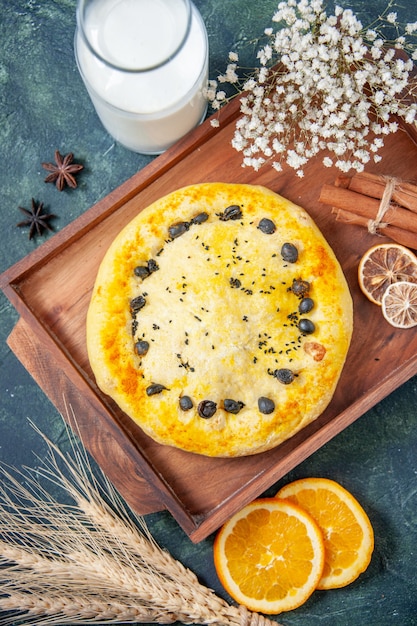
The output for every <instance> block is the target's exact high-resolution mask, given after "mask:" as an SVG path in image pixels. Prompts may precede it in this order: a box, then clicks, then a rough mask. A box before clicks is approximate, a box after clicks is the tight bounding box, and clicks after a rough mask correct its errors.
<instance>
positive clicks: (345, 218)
mask: <svg viewBox="0 0 417 626" xmlns="http://www.w3.org/2000/svg"><path fill="white" fill-rule="evenodd" d="M332 213H334V214H335V216H336V221H337V222H344V223H345V224H355V225H357V226H364V227H365V228H367V227H368V223H369V220H368V219H367V218H366V217H363V216H361V215H357V214H356V213H352V212H351V211H346V210H344V209H339V208H337V207H333V208H332ZM379 234H380V235H385V236H387V237H389V238H390V239H392V240H393V241H396V242H397V243H399V244H401V245H403V246H406V247H407V248H412V249H413V250H417V233H412V232H410V231H408V230H404V229H403V228H398V227H397V226H391V225H389V224H388V225H387V226H385V227H384V228H382V229H381V230H380V232H379Z"/></svg>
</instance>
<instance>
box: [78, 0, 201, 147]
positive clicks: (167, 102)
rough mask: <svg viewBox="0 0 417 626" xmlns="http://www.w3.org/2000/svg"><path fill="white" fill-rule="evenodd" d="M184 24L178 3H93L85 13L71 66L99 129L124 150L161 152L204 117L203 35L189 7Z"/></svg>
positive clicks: (182, 9) (133, 0) (183, 11)
mask: <svg viewBox="0 0 417 626" xmlns="http://www.w3.org/2000/svg"><path fill="white" fill-rule="evenodd" d="M189 18H190V15H189V14H187V11H186V4H184V2H183V1H182V0H178V1H177V0H98V1H94V2H91V3H90V6H88V8H87V10H86V11H85V14H84V17H83V19H84V22H83V29H84V34H85V37H83V36H82V35H81V29H80V25H79V27H78V29H77V32H76V36H75V53H76V58H77V63H78V67H79V70H80V73H81V76H82V77H83V80H84V82H85V84H86V87H87V89H88V91H89V94H90V97H91V99H92V101H93V104H94V106H95V109H96V111H97V113H98V115H99V117H100V119H101V122H102V123H103V125H104V127H105V128H106V129H107V131H108V132H109V133H110V134H111V135H112V136H113V137H114V138H115V139H116V140H117V141H119V142H120V143H121V144H123V145H124V146H126V147H127V148H129V149H130V150H134V151H135V152H141V153H145V154H158V153H160V152H163V151H164V150H166V149H167V148H168V147H169V146H171V145H172V144H173V143H175V142H176V141H177V140H178V139H179V138H180V137H182V136H183V135H185V134H186V133H187V132H188V131H189V130H191V129H192V128H194V127H195V126H197V125H198V124H199V123H200V122H201V121H202V120H203V118H204V116H205V113H206V110H207V101H206V99H205V97H204V94H203V89H204V87H205V86H206V83H207V72H208V67H207V66H208V44H207V33H206V29H205V26H204V23H203V21H202V19H201V16H200V14H199V12H198V10H197V9H196V7H195V6H194V5H191V23H190V21H189ZM187 33H188V34H187ZM86 39H87V40H88V42H89V43H87V42H86ZM93 50H94V51H95V52H96V54H95V52H93ZM99 57H101V58H99ZM103 59H104V60H103ZM166 59H168V61H166ZM120 67H123V68H124V69H123V70H120V69H119V68H120Z"/></svg>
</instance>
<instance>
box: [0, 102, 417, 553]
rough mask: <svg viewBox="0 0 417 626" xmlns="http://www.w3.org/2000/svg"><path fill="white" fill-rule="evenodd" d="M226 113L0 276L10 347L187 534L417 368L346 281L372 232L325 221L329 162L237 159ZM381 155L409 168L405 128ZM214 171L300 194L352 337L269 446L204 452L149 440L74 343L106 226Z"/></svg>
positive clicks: (217, 521) (409, 338)
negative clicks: (314, 394) (325, 395)
mask: <svg viewBox="0 0 417 626" xmlns="http://www.w3.org/2000/svg"><path fill="white" fill-rule="evenodd" d="M238 116H239V102H238V100H235V101H233V102H232V103H230V104H229V105H227V106H226V107H225V109H223V110H222V111H221V114H220V122H221V124H220V129H216V130H215V129H213V128H212V127H211V125H210V123H209V121H207V122H205V123H204V124H203V125H202V126H200V127H199V128H197V129H196V130H195V131H193V132H192V133H191V134H190V135H188V136H187V137H186V138H184V139H183V140H181V141H180V142H179V143H178V144H176V145H175V146H174V147H173V148H172V149H170V150H168V151H167V152H166V153H165V154H163V155H161V156H160V157H158V158H157V159H155V160H154V161H153V162H152V163H151V164H150V165H148V166H147V167H146V168H145V169H143V170H141V171H140V172H138V173H137V174H136V175H134V176H133V177H132V178H130V179H129V180H128V181H127V182H126V183H124V184H123V185H121V186H120V187H119V188H117V189H116V190H114V191H113V192H112V193H110V194H109V195H108V196H107V197H106V198H104V200H102V201H100V202H99V203H98V204H96V205H95V206H93V207H92V208H91V209H90V210H88V211H87V212H86V213H84V214H83V215H81V217H79V218H78V219H76V220H75V221H74V222H73V223H71V224H70V225H69V226H67V227H66V228H65V229H63V230H62V231H61V232H59V233H57V234H56V235H55V236H54V237H52V238H51V239H49V240H48V241H46V242H45V243H44V244H43V245H42V246H40V247H39V248H37V249H36V250H35V251H34V252H33V253H32V254H30V255H29V256H27V257H25V258H24V259H23V260H21V261H20V262H18V263H17V264H15V265H14V266H13V267H11V268H10V269H9V270H7V271H6V272H5V273H4V274H3V275H2V276H1V277H0V287H1V288H2V289H3V291H4V292H5V294H6V295H7V297H8V298H9V299H10V301H11V302H12V303H13V305H14V306H15V307H16V309H17V310H18V312H19V314H20V320H19V322H18V323H17V325H16V327H15V328H14V329H13V331H12V333H11V335H10V337H9V339H8V343H9V345H10V347H11V349H12V350H13V352H14V353H15V354H16V355H17V357H18V358H19V359H20V361H21V362H22V363H23V365H24V366H25V367H26V369H27V370H28V371H29V372H30V373H31V375H32V376H33V377H34V379H35V380H36V381H37V383H38V384H39V385H40V387H41V388H42V389H43V390H44V392H45V393H46V394H47V396H48V397H49V398H50V399H51V401H52V402H53V403H54V404H55V406H56V407H57V409H58V410H59V411H60V412H61V413H62V414H63V415H64V417H65V418H66V419H68V420H69V421H70V422H71V410H72V411H73V413H74V415H75V417H76V420H77V427H78V429H79V431H80V433H81V436H82V439H83V441H84V444H85V446H86V448H87V449H88V450H89V451H90V453H91V454H92V455H93V456H94V457H95V459H96V461H97V462H98V463H99V465H100V466H101V467H102V469H103V470H104V472H105V473H106V474H107V476H108V477H109V478H110V480H111V481H112V482H113V483H114V485H115V486H116V487H117V488H118V489H119V491H120V492H121V494H122V495H123V496H124V498H125V499H126V500H127V502H128V503H129V504H130V505H131V506H132V507H133V509H135V510H136V511H137V512H138V513H139V514H146V513H150V512H156V511H160V510H163V509H167V510H169V511H170V512H171V514H172V515H173V516H174V517H175V519H176V520H177V521H178V523H179V524H180V525H181V527H182V528H183V530H184V531H185V532H186V533H187V534H188V535H189V537H190V538H191V540H192V541H194V542H198V541H200V540H202V539H204V538H205V537H207V536H208V535H209V534H210V533H211V532H213V531H214V530H216V529H217V528H218V527H219V526H220V525H221V524H222V523H224V522H225V521H226V520H227V519H228V518H229V517H230V516H231V515H232V514H234V513H235V512H236V511H237V510H239V509H240V508H241V507H242V506H243V505H245V504H246V503H247V502H249V501H250V500H252V499H254V498H255V497H257V496H258V495H260V494H261V493H262V492H263V491H265V490H266V489H267V488H268V487H270V486H271V485H272V484H273V483H274V482H276V481H277V480H278V479H280V478H281V477H282V476H283V475H285V474H286V473H287V472H288V471H289V470H291V469H292V468H293V467H295V466H296V465H297V464H299V463H300V462H301V461H303V460H304V459H305V458H306V457H308V456H309V455H310V454H312V453H313V452H314V451H315V450H317V449H318V448H320V447H321V446H322V445H323V444H325V443H326V442H327V441H329V440H330V439H331V438H332V437H334V436H335V435H336V434H337V433H339V432H340V431H342V430H343V429H344V428H346V427H347V426H348V425H349V424H351V423H352V422H353V421H354V420H356V419H357V418H358V417H359V416H361V415H362V414H363V413H365V412H366V411H367V410H368V409H369V408H371V407H372V406H373V405H375V404H376V403H377V402H378V401H380V400H381V399H382V398H383V397H385V396H386V395H388V394H389V393H390V392H392V391H393V390H394V389H395V388H396V387H398V386H399V385H401V384H402V383H404V382H405V381H406V380H407V379H409V378H410V377H411V376H412V375H414V374H415V373H416V372H417V333H416V332H415V330H414V329H411V330H405V331H401V330H396V329H394V328H393V327H391V326H390V325H389V324H387V323H386V322H385V321H384V319H383V317H382V314H381V311H380V309H379V308H378V307H377V306H376V305H373V304H371V303H370V302H369V301H368V300H367V299H366V298H365V297H364V296H363V295H362V294H361V292H360V290H359V288H358V284H357V266H358V262H359V259H360V257H361V256H362V254H363V253H364V252H365V250H367V249H368V248H369V247H370V246H371V245H373V244H374V243H375V238H374V237H372V236H371V235H369V234H368V233H367V232H366V231H365V229H362V228H360V227H357V226H348V225H342V224H339V223H336V222H335V221H334V218H333V217H332V216H331V214H330V211H329V208H328V207H325V206H324V205H321V204H320V203H319V201H318V198H319V195H320V190H321V186H322V185H323V184H324V183H330V184H331V183H333V182H334V179H335V178H336V176H337V174H338V172H337V171H335V170H334V169H328V168H324V167H323V166H322V164H321V158H320V159H317V160H315V161H312V162H311V163H310V164H309V165H308V167H306V168H305V177H304V178H303V179H300V178H298V177H297V176H296V174H295V173H294V172H293V171H292V170H285V171H284V172H283V173H281V174H277V173H276V172H275V171H274V170H273V169H272V168H269V167H265V168H264V169H262V170H261V171H260V172H259V173H256V172H254V171H253V170H252V169H249V168H242V167H241V164H240V163H241V161H240V156H239V154H237V153H236V152H235V151H234V150H233V149H232V147H231V145H230V141H231V138H232V135H233V131H234V123H235V121H236V119H237V118H238ZM382 154H383V160H382V162H381V163H380V164H379V165H378V166H375V165H373V166H370V167H369V171H373V172H376V173H381V174H382V173H383V174H390V175H393V176H398V177H399V178H402V179H406V180H412V179H413V178H414V177H415V176H416V172H417V147H416V145H415V143H414V141H413V137H412V136H411V134H410V133H407V132H403V131H400V132H398V133H396V135H393V136H392V137H390V138H388V139H387V141H386V146H385V148H384V149H383V151H382ZM218 181H222V182H239V183H256V184H262V185H265V186H267V187H269V188H270V189H272V190H273V191H276V192H278V193H280V194H281V195H283V196H285V197H287V198H289V199H290V200H292V201H294V202H296V203H298V204H300V205H302V206H303V207H304V208H305V209H306V210H307V211H308V212H309V213H310V214H311V215H312V217H313V218H314V219H315V221H316V223H317V224H318V226H319V227H320V228H321V230H322V232H323V233H324V235H325V236H326V238H327V240H328V241H329V243H330V244H331V246H332V247H333V249H334V251H335V253H336V255H337V257H338V258H339V261H340V262H341V264H342V266H343V268H344V271H345V274H346V277H347V280H348V282H349V285H350V289H351V292H352V296H353V300H354V311H355V313H354V335H353V340H352V345H351V348H350V351H349V354H348V359H347V362H346V366H345V369H344V371H343V374H342V377H341V380H340V383H339V385H338V388H337V391H336V393H335V395H334V398H333V400H332V402H331V404H330V406H329V407H328V408H327V410H326V411H325V412H324V413H323V414H322V415H321V417H319V418H318V419H317V420H316V421H315V422H314V423H312V424H310V425H309V426H308V427H307V428H305V429H304V430H302V431H301V432H299V433H298V434H297V435H295V436H294V437H293V438H291V439H290V440H288V441H286V442H285V443H283V444H282V445H280V446H279V447H277V448H275V449H274V450H271V451H269V452H266V453H263V454H259V455H255V456H251V457H246V458H237V459H210V458H206V457H201V456H198V455H194V454H190V453H187V452H183V451H180V450H176V449H174V448H170V447H167V446H161V445H159V444H156V443H155V442H153V441H151V440H150V439H149V438H148V437H147V436H146V435H144V434H143V432H142V431H141V430H140V428H139V427H138V426H136V425H135V424H134V423H133V422H132V421H131V420H130V419H129V418H128V417H127V416H126V415H124V414H123V413H122V412H121V411H120V410H119V409H118V408H117V407H116V406H115V404H114V403H113V402H112V401H111V400H110V399H109V398H108V397H106V396H105V395H104V394H102V393H101V392H100V391H99V390H98V388H97V387H96V385H95V381H94V377H93V374H92V372H91V369H90V366H89V363H88V358H87V352H86V343H85V318H86V312H87V308H88V304H89V299H90V294H91V291H92V287H93V284H94V280H95V277H96V272H97V270H98V267H99V264H100V261H101V259H102V257H103V255H104V253H105V252H106V250H107V248H108V246H109V244H110V243H111V241H112V240H113V238H114V237H115V235H116V234H117V233H118V232H119V231H120V229H121V228H122V227H123V226H124V225H125V224H126V223H127V222H129V221H130V220H131V219H132V218H133V217H134V216H135V215H136V214H137V213H138V212H139V211H141V210H142V209H143V208H144V207H146V206H147V205H149V204H150V203H151V202H152V201H154V200H156V199H157V198H159V197H161V196H162V195H165V194H167V193H169V192H171V191H173V190H175V189H177V188H179V187H182V186H184V185H189V184H193V183H199V182H218ZM378 241H380V239H379V240H378ZM69 409H70V410H69Z"/></svg>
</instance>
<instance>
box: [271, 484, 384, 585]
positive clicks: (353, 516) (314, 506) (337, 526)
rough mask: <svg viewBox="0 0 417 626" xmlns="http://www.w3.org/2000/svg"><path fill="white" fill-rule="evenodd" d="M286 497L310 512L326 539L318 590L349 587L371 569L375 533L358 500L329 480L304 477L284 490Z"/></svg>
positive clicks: (280, 496)
mask: <svg viewBox="0 0 417 626" xmlns="http://www.w3.org/2000/svg"><path fill="white" fill-rule="evenodd" d="M277 498H285V500H287V501H288V500H289V501H291V502H293V503H295V504H297V505H298V506H300V507H302V508H303V509H304V510H305V511H307V512H308V513H309V514H310V515H311V516H312V517H313V518H314V519H315V520H316V522H317V524H318V526H319V528H320V529H321V531H322V533H323V537H324V551H325V564H324V570H323V576H322V578H321V580H320V581H319V583H318V585H317V588H318V589H335V588H338V587H345V586H346V585H348V584H349V583H351V582H353V581H354V580H355V579H356V578H358V576H359V575H360V574H361V573H362V572H364V571H365V569H366V568H367V567H368V565H369V563H370V560H371V556H372V552H373V549H374V533H373V529H372V526H371V523H370V521H369V518H368V516H367V515H366V513H365V511H364V510H363V508H362V507H361V505H360V504H359V503H358V502H357V500H356V499H355V498H354V497H353V496H352V495H351V494H350V493H349V492H348V491H347V490H346V489H344V488H343V487H342V486H341V485H339V484H338V483H336V482H335V481H333V480H329V479H327V478H304V479H301V480H296V481H295V482H293V483H290V484H289V485H286V486H285V487H283V488H282V489H280V490H279V491H278V493H277Z"/></svg>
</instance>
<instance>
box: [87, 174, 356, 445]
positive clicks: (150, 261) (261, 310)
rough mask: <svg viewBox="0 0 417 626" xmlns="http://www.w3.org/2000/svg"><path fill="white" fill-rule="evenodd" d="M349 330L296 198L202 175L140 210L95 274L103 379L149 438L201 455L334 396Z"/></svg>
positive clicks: (298, 421)
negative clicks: (203, 178) (207, 179)
mask: <svg viewBox="0 0 417 626" xmlns="http://www.w3.org/2000/svg"><path fill="white" fill-rule="evenodd" d="M351 334H352V301H351V297H350V293H349V289H348V286H347V283H346V280H345V278H344V275H343V272H342V270H341V267H340V265H339V263H338V261H337V260H336V257H335V255H334V253H333V251H332V250H331V248H330V246H329V245H328V243H327V242H326V241H325V239H324V237H323V235H322V234H321V233H320V231H319V230H318V228H317V226H316V225H315V224H314V222H313V220H312V219H311V218H310V217H309V215H308V214H307V213H306V211H304V210H303V209H302V208H300V207H298V206H296V205H295V204H293V203H292V202H290V201H288V200H286V199H285V198H282V197H281V196H279V195H277V194H275V193H273V192H272V191H270V190H268V189H266V188H264V187H260V186H251V185H241V184H225V183H207V184H199V185H192V186H188V187H185V188H183V189H179V190H177V191H175V192H173V193H171V194H169V195H167V196H165V197H163V198H161V199H159V200H157V201H156V202H154V203H153V204H152V205H151V206H149V207H148V208H146V209H144V210H143V211H142V212H140V213H139V214H138V215H137V217H135V218H134V219H133V220H132V221H131V222H130V223H129V224H128V225H127V226H126V227H125V228H124V229H123V230H122V231H121V233H120V234H119V235H118V236H117V237H116V239H115V240H114V242H113V244H112V245H111V246H110V248H109V250H108V251H107V253H106V255H105V257H104V259H103V261H102V263H101V266H100V269H99V272H98V276H97V279H96V283H95V287H94V291H93V295H92V299H91V304H90V307H89V311H88V317H87V345H88V354H89V359H90V363H91V367H92V370H93V372H94V374H95V377H96V381H97V384H98V386H99V387H100V389H101V390H102V391H103V392H104V393H106V394H108V395H109V396H111V397H112V398H113V399H114V400H115V402H116V403H117V404H118V405H119V407H120V408H121V409H122V410H123V411H124V412H125V413H126V414H127V415H129V416H130V417H131V418H132V419H133V420H134V421H135V422H137V424H139V426H140V427H141V428H142V429H143V430H144V431H145V432H146V433H147V434H148V435H149V436H150V437H152V438H153V439H154V440H156V441H157V442H159V443H161V444H167V445H171V446H176V447H178V448H181V449H183V450H187V451H189V452H194V453H198V454H203V455H207V456H223V457H233V456H242V455H250V454H255V453H259V452H262V451H265V450H268V449H270V448H273V447H275V446H277V445H278V444H279V443H281V442H282V441H284V440H285V439H287V438H288V437H291V436H292V435H293V434H294V433H296V432H297V431H299V430H300V429H301V428H303V427H304V426H306V425H307V424H308V423H310V422H311V421H312V420H314V419H315V418H317V417H318V416H319V415H320V414H321V413H322V412H323V410H324V409H325V408H326V407H327V405H328V404H329V402H330V400H331V398H332V396H333V394H334V390H335V388H336V385H337V382H338V379H339V376H340V374H341V371H342V369H343V366H344V363H345V358H346V354H347V352H348V348H349V343H350V339H351Z"/></svg>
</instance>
